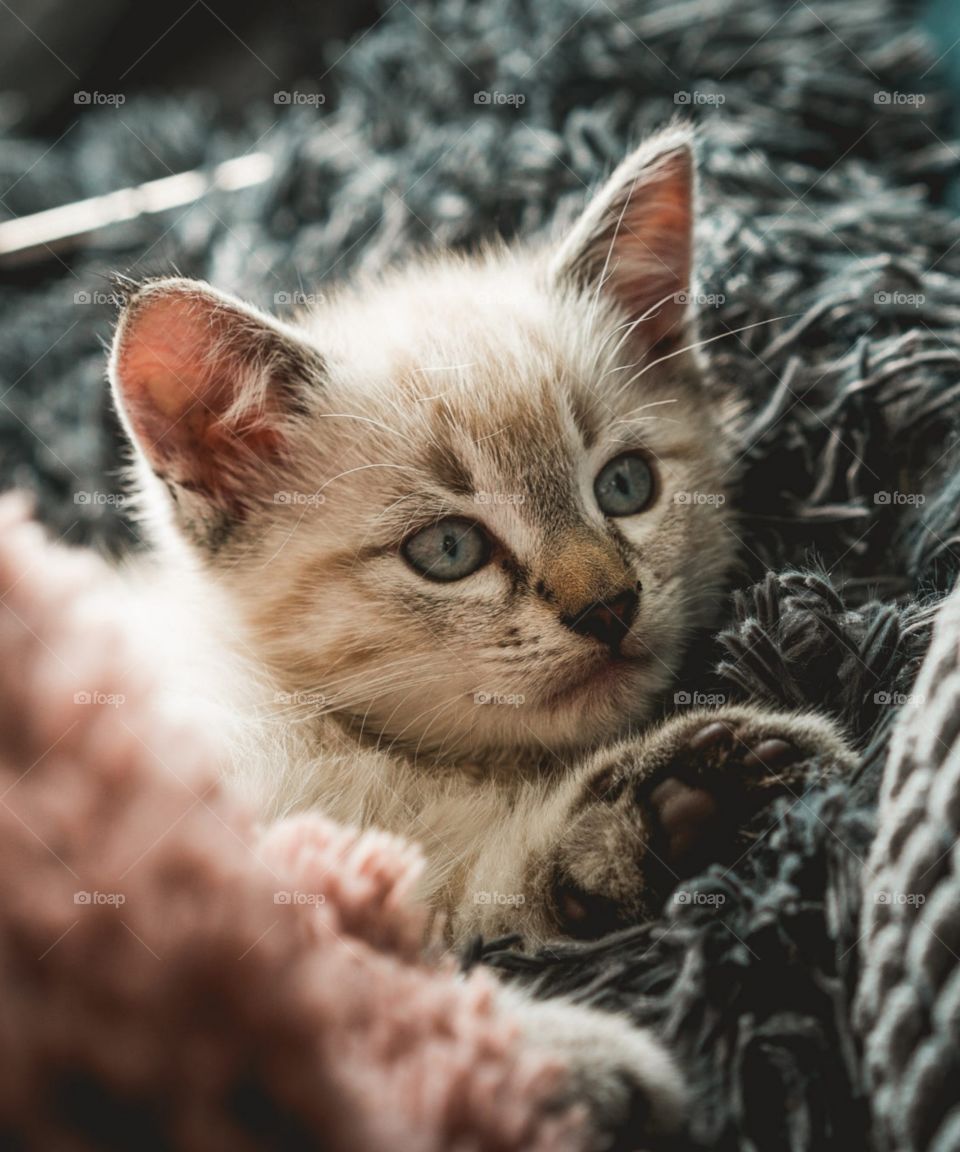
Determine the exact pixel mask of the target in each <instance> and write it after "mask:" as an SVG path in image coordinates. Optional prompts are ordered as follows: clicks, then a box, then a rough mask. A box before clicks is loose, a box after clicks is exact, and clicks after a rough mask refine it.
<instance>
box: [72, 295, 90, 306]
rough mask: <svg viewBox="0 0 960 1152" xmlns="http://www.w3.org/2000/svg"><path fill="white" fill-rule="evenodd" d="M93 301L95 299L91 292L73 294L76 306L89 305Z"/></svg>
mask: <svg viewBox="0 0 960 1152" xmlns="http://www.w3.org/2000/svg"><path fill="white" fill-rule="evenodd" d="M92 300H93V297H92V296H91V295H90V293H89V292H74V294H73V302H74V304H89V303H90V302H91V301H92Z"/></svg>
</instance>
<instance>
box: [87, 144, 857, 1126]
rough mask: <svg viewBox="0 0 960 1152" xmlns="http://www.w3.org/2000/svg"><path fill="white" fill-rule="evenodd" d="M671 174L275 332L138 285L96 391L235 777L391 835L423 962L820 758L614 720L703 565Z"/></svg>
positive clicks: (645, 894) (641, 681) (703, 431)
mask: <svg viewBox="0 0 960 1152" xmlns="http://www.w3.org/2000/svg"><path fill="white" fill-rule="evenodd" d="M694 183H695V177H694V164H693V157H692V147H691V140H690V137H689V134H688V133H687V132H686V130H684V129H681V128H674V129H670V130H668V131H666V132H663V133H661V134H659V135H658V136H656V137H655V138H653V139H651V140H650V141H648V142H647V143H646V144H645V145H644V146H642V147H641V148H639V149H638V150H637V151H636V152H634V153H633V154H632V155H631V156H629V157H628V158H627V159H626V160H625V161H624V162H623V163H622V164H621V165H620V166H619V167H618V168H617V169H616V171H615V172H614V173H613V175H612V176H611V177H610V179H609V180H608V181H607V183H606V185H605V186H604V187H603V188H602V189H601V190H600V192H599V193H598V194H597V195H596V196H595V197H594V198H593V199H592V201H591V202H590V203H589V204H588V206H587V207H586V209H585V211H584V212H583V214H582V216H581V217H580V219H579V220H578V221H577V222H576V223H575V224H574V225H573V227H572V228H570V229H569V230H568V231H567V233H566V235H564V236H563V237H562V238H561V239H560V240H559V241H558V242H557V243H555V244H548V243H540V244H532V245H526V246H524V245H519V246H514V247H506V246H501V245H491V246H489V247H488V248H486V249H485V250H484V251H482V252H480V253H479V254H476V255H472V256H464V255H442V256H433V257H428V258H424V259H421V260H419V261H417V262H415V263H413V264H412V265H410V266H408V267H406V268H404V269H402V270H399V271H396V272H393V273H391V274H389V275H386V276H384V277H382V278H379V279H376V280H370V281H367V282H362V283H359V284H356V285H354V286H353V287H349V288H341V289H338V290H337V291H336V292H334V293H333V294H332V295H331V296H330V297H329V298H327V299H324V300H323V301H322V302H321V303H320V304H319V305H317V306H316V307H313V308H311V309H310V310H308V311H306V312H304V313H303V314H301V315H299V316H298V317H297V318H296V320H295V322H290V323H283V322H280V321H277V320H275V319H273V318H271V317H269V316H267V315H265V314H263V313H261V312H259V311H257V310H256V309H254V308H251V307H248V306H246V305H244V304H242V303H240V302H239V301H237V300H234V299H232V298H230V297H227V296H225V295H223V294H221V293H220V292H217V291H215V290H214V289H212V288H210V287H208V286H207V285H204V284H200V283H196V282H192V281H186V280H173V279H171V280H159V281H155V282H150V283H147V284H145V285H143V286H142V287H140V288H139V289H138V290H136V291H134V292H133V293H132V294H131V296H130V298H129V301H128V303H127V305H126V307H125V309H124V311H123V314H122V316H121V319H120V323H119V326H118V329H117V333H116V338H115V342H114V347H113V352H112V356H111V361H110V375H111V380H112V383H113V388H114V392H115V396H116V401H117V404H118V407H119V410H120V413H121V416H122V419H123V421H124V423H125V425H126V428H127V430H128V432H129V435H130V438H131V441H132V443H133V445H134V447H135V454H136V470H137V477H138V483H139V486H140V491H141V497H142V502H143V506H144V512H145V516H146V518H147V520H148V522H149V526H150V531H151V533H152V535H153V537H154V539H155V541H156V543H157V554H158V557H159V567H160V572H161V574H162V579H163V580H164V581H165V583H166V586H167V588H168V589H170V590H171V595H172V597H173V598H174V599H175V600H177V601H178V604H177V610H178V611H179V610H180V609H181V608H182V607H183V604H184V603H187V602H189V603H191V604H192V605H193V606H194V608H193V611H194V615H193V616H192V617H190V619H192V620H195V624H190V625H189V628H190V629H193V630H195V636H194V637H193V638H192V639H191V643H192V645H193V647H194V648H195V650H196V651H197V652H198V653H200V656H199V657H198V679H199V680H200V681H201V682H202V683H201V684H200V685H199V687H198V690H200V691H204V692H206V693H207V694H210V693H211V691H212V690H213V689H218V688H219V689H222V691H221V702H222V705H223V717H227V716H231V717H233V722H234V727H235V733H234V735H235V749H234V753H233V755H232V758H231V760H232V762H231V765H230V770H231V771H232V773H233V774H234V776H235V778H236V783H237V787H238V788H241V789H243V790H244V791H245V792H246V794H247V795H248V796H249V797H250V798H251V799H252V800H253V801H254V802H255V803H256V804H258V806H259V807H260V810H261V811H262V813H263V815H264V816H265V817H272V816H275V815H278V814H281V813H284V812H287V811H290V810H293V809H297V808H305V807H317V808H321V809H323V810H324V811H325V812H326V813H328V814H330V815H332V816H334V817H336V818H338V819H340V820H342V821H346V822H355V823H359V824H364V825H369V824H375V825H379V826H382V827H384V828H387V829H389V830H392V831H394V832H398V833H402V834H403V835H405V836H407V837H410V838H412V839H415V840H418V841H420V842H421V843H422V844H423V845H424V847H425V849H426V852H427V855H428V859H429V862H430V867H429V874H428V881H427V890H426V892H425V896H426V897H427V898H428V899H429V900H430V901H431V902H432V904H433V906H434V907H435V908H436V909H437V911H438V913H439V914H441V915H442V917H443V920H444V923H445V926H446V931H447V933H448V936H449V938H450V939H451V940H454V941H456V940H462V939H463V938H465V937H466V936H468V935H469V934H471V933H474V932H483V933H485V934H496V933H500V932H504V931H507V932H510V931H520V932H522V933H523V934H524V935H525V937H526V938H527V939H528V940H530V941H537V940H545V939H549V938H551V937H555V936H558V935H578V936H587V935H595V934H597V933H598V932H601V931H603V930H606V929H607V928H610V927H614V926H616V925H618V924H622V923H630V922H635V921H636V920H637V919H638V918H644V917H649V916H651V915H653V914H655V912H656V911H657V910H658V907H659V905H660V903H662V901H663V899H664V897H665V895H666V893H667V892H668V891H669V889H670V887H671V886H672V885H675V883H676V880H677V877H679V876H683V875H686V874H689V873H690V872H691V871H693V870H694V869H696V868H698V867H700V866H701V865H702V864H703V863H704V862H705V861H706V860H708V859H709V858H710V852H711V851H715V850H716V847H717V843H716V841H717V835H718V833H720V832H723V833H732V831H733V830H734V828H735V826H736V823H737V821H738V820H739V819H740V818H741V817H745V815H746V814H747V812H748V810H749V809H750V807H751V804H752V801H751V799H750V797H751V795H763V796H766V795H767V794H768V788H767V786H768V785H769V784H770V783H771V782H776V781H777V780H780V781H781V782H782V781H783V780H784V779H785V778H786V779H788V775H787V777H784V773H785V772H786V773H787V774H789V767H790V765H791V764H792V763H794V762H796V761H798V760H799V759H802V758H803V757H805V756H807V755H810V754H813V753H816V752H822V753H824V754H825V755H826V756H827V757H828V758H830V759H832V760H834V761H836V762H837V763H838V764H844V763H847V762H848V761H849V755H848V753H847V751H846V750H845V747H844V744H843V742H842V738H841V737H840V735H839V734H838V733H837V732H836V731H835V730H834V728H833V726H832V725H831V724H830V722H828V721H827V720H825V719H823V718H819V717H815V716H799V715H788V714H781V713H774V712H765V711H760V710H756V709H752V708H745V707H725V708H722V709H720V710H718V711H714V712H703V711H699V710H698V711H690V712H688V713H685V714H683V715H680V716H674V717H672V718H670V719H668V720H666V721H665V722H663V723H661V724H658V725H650V724H649V721H650V718H651V717H652V715H653V714H654V711H655V709H657V707H658V705H659V703H660V700H661V698H662V694H663V692H664V690H665V689H666V688H667V686H668V685H669V684H670V683H671V681H672V680H673V678H674V676H675V674H676V672H677V669H678V666H679V663H680V661H681V658H682V655H683V651H684V645H685V643H686V642H687V640H688V638H689V637H690V636H691V634H692V633H693V632H694V631H695V630H696V629H698V628H701V627H703V626H705V625H707V624H709V623H710V621H711V620H712V618H713V615H714V612H715V607H716V603H717V599H718V596H719V594H720V593H721V591H722V589H723V588H724V584H725V581H726V580H727V578H728V576H729V573H730V571H731V568H732V566H733V565H734V563H735V560H736V542H737V541H736V535H735V531H734V529H733V528H732V527H731V525H732V524H733V523H734V511H733V509H732V507H731V503H730V500H729V499H725V501H722V500H720V499H719V497H724V498H726V497H729V496H730V495H731V482H732V480H733V479H734V477H735V475H736V464H737V460H736V452H735V447H734V446H735V443H736V439H735V435H734V429H735V425H736V420H737V417H738V407H737V404H736V402H735V401H734V400H733V399H731V398H729V397H724V396H720V395H718V394H716V392H714V391H713V390H711V389H710V388H709V386H708V384H707V383H706V382H705V379H704V368H703V363H702V361H701V359H700V357H699V355H698V353H697V351H696V350H695V348H694V347H693V345H694V344H695V341H696V332H695V324H694V318H693V317H692V316H691V315H690V314H689V311H688V306H687V292H688V290H689V289H690V287H691V283H692V280H693V267H692V232H693V224H694V216H695V207H694V199H695V190H694ZM690 493H706V494H712V495H713V497H714V499H713V500H712V501H709V502H705V501H701V500H698V499H690V498H689V494H690ZM200 636H203V641H202V643H201V642H200V641H199V639H198V637H200ZM228 653H229V655H227V654H228ZM205 662H206V668H204V663H205ZM225 677H226V678H227V679H229V684H227V685H223V683H222V681H223V679H224V678H225ZM754 786H756V787H754ZM550 1010H552V1008H551V1009H548V1008H546V1007H545V1006H539V1007H538V1011H540V1012H541V1014H542V1013H544V1012H548V1011H550ZM603 1024H604V1027H606V1026H607V1021H604V1022H603ZM627 1063H630V1061H629V1060H628V1061H627ZM648 1063H649V1062H648ZM669 1078H670V1077H669V1075H668V1074H667V1073H666V1072H664V1073H663V1074H662V1075H660V1077H659V1079H657V1076H654V1077H653V1080H656V1081H657V1083H658V1084H659V1085H660V1088H659V1089H658V1090H657V1091H659V1092H660V1096H661V1098H662V1099H664V1100H666V1099H668V1098H669V1100H672V1101H673V1104H675V1102H676V1093H675V1091H673V1088H671V1089H669V1090H668V1089H666V1088H663V1085H664V1084H665V1083H666V1082H667V1080H669ZM671 1083H674V1082H671ZM674 1088H675V1083H674ZM654 1095H656V1093H654ZM667 1110H668V1111H669V1109H667Z"/></svg>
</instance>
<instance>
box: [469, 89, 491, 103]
mask: <svg viewBox="0 0 960 1152" xmlns="http://www.w3.org/2000/svg"><path fill="white" fill-rule="evenodd" d="M473 102H474V104H490V103H491V98H490V93H489V92H474V94H473Z"/></svg>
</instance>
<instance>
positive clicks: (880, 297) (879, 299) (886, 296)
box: [873, 292, 893, 304]
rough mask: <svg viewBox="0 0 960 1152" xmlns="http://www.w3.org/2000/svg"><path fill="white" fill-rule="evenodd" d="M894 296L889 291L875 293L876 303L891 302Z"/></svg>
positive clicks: (874, 300)
mask: <svg viewBox="0 0 960 1152" xmlns="http://www.w3.org/2000/svg"><path fill="white" fill-rule="evenodd" d="M892 299H893V297H892V296H891V295H890V293H889V292H877V293H875V294H874V297H873V302H874V304H889V303H890V301H891V300H892Z"/></svg>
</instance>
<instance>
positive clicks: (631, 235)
mask: <svg viewBox="0 0 960 1152" xmlns="http://www.w3.org/2000/svg"><path fill="white" fill-rule="evenodd" d="M692 141H693V133H692V130H690V129H688V128H682V127H680V128H669V129H667V130H665V131H663V132H661V133H659V134H658V135H656V136H654V137H652V138H651V139H650V140H648V141H647V142H646V143H645V144H644V145H642V146H641V147H640V148H638V149H637V150H636V151H635V152H633V153H631V155H629V156H628V157H627V158H626V159H625V160H624V161H623V162H622V163H621V164H620V165H619V166H618V167H617V168H616V170H615V171H614V173H613V175H612V176H611V177H610V179H609V180H608V181H607V182H606V184H605V185H604V186H603V187H602V188H601V189H600V191H599V192H598V193H597V195H596V196H595V197H594V198H593V200H591V201H590V203H589V204H588V205H587V208H586V210H585V211H584V213H583V215H582V216H581V217H580V219H579V220H578V221H577V223H576V224H575V225H574V227H573V231H572V232H571V233H570V234H569V235H568V237H567V238H566V240H565V241H564V242H563V244H562V245H561V248H560V250H559V252H558V253H557V254H556V256H555V258H554V261H553V265H552V273H553V275H554V276H556V277H557V278H558V279H559V280H561V281H563V280H567V281H569V280H570V279H572V280H573V281H574V282H576V283H578V284H580V285H581V286H583V287H585V288H587V289H588V290H596V291H599V292H604V293H609V294H610V296H612V297H613V298H615V299H616V300H617V302H618V303H619V304H620V305H621V307H622V308H623V310H624V311H625V312H626V314H627V316H628V317H629V318H630V319H631V320H638V321H640V322H639V323H638V324H637V326H636V338H637V339H638V340H641V341H643V342H644V343H646V344H647V345H648V346H652V345H653V344H657V343H660V342H663V341H666V340H670V339H674V338H676V337H679V336H680V335H681V334H682V332H683V329H684V325H685V321H686V318H687V294H688V292H689V289H690V281H691V276H692V272H693V267H692V266H693V256H692V250H693V220H694V210H695V209H694V195H695V192H694V160H693V147H692ZM641 317H644V319H643V320H640V318H641Z"/></svg>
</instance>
